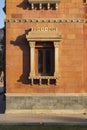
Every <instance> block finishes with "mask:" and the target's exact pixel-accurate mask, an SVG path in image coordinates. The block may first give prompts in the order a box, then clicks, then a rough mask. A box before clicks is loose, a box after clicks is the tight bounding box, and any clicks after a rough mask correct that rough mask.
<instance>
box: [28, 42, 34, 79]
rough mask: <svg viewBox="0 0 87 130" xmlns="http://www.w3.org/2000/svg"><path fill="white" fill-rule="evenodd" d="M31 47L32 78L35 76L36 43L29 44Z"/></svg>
mask: <svg viewBox="0 0 87 130" xmlns="http://www.w3.org/2000/svg"><path fill="white" fill-rule="evenodd" d="M29 45H30V77H33V76H35V42H29Z"/></svg>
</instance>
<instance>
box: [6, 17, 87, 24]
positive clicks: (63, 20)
mask: <svg viewBox="0 0 87 130" xmlns="http://www.w3.org/2000/svg"><path fill="white" fill-rule="evenodd" d="M5 22H6V23H31V22H32V23H36V22H38V23H87V20H86V19H55V18H52V19H40V18H39V19H38V18H35V19H5Z"/></svg>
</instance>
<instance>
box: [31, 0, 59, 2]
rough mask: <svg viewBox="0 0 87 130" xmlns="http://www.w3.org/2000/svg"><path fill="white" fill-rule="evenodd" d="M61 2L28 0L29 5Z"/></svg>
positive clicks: (55, 0)
mask: <svg viewBox="0 0 87 130" xmlns="http://www.w3.org/2000/svg"><path fill="white" fill-rule="evenodd" d="M60 1H61V0H28V2H29V3H59V2H60Z"/></svg>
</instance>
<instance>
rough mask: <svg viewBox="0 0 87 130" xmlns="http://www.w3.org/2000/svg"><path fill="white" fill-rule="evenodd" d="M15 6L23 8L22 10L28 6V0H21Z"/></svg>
mask: <svg viewBox="0 0 87 130" xmlns="http://www.w3.org/2000/svg"><path fill="white" fill-rule="evenodd" d="M17 7H19V8H23V9H24V10H25V9H28V7H29V2H28V0H23V2H21V3H20V4H19V5H17Z"/></svg>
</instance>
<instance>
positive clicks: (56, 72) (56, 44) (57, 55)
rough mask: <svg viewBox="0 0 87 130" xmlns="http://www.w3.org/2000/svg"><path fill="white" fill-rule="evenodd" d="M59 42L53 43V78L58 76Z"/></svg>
mask: <svg viewBox="0 0 87 130" xmlns="http://www.w3.org/2000/svg"><path fill="white" fill-rule="evenodd" d="M59 45H60V43H59V42H54V48H55V71H54V76H58V75H59Z"/></svg>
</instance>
